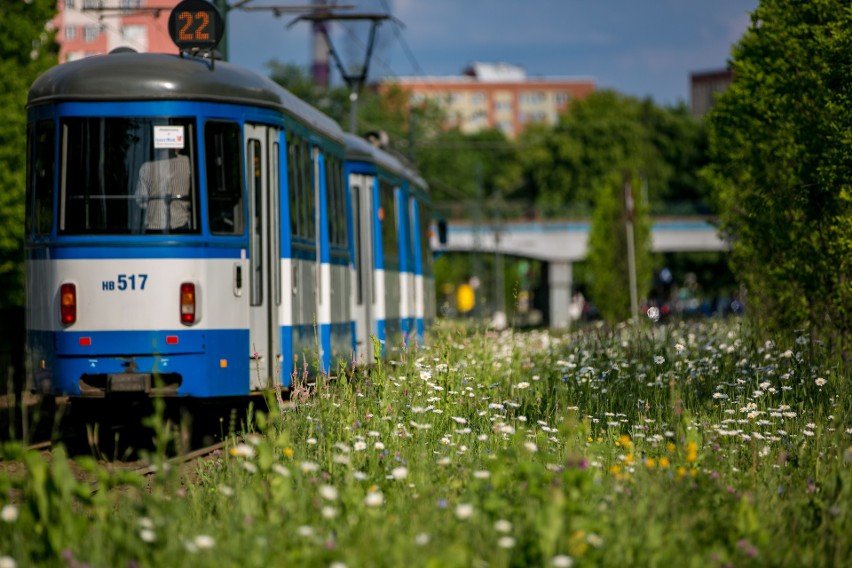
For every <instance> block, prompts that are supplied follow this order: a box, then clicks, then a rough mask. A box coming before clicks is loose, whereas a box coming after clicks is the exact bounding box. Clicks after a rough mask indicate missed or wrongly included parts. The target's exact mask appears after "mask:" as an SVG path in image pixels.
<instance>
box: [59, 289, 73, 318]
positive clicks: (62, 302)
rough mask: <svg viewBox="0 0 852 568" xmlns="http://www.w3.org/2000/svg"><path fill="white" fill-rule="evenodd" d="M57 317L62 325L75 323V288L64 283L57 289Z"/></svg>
mask: <svg viewBox="0 0 852 568" xmlns="http://www.w3.org/2000/svg"><path fill="white" fill-rule="evenodd" d="M59 317H60V319H61V320H62V325H71V324H73V323H74V322H76V321H77V286H76V285H74V284H70V283H65V284H63V285H62V286H61V287H60V288H59Z"/></svg>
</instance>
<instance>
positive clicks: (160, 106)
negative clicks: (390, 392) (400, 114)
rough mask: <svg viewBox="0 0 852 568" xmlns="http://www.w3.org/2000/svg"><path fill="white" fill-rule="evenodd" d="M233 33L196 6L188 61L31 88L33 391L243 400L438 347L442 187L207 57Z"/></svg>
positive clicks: (55, 74)
mask: <svg viewBox="0 0 852 568" xmlns="http://www.w3.org/2000/svg"><path fill="white" fill-rule="evenodd" d="M207 26H209V28H208V27H207ZM204 30H208V31H209V32H210V33H207V32H204ZM221 30H222V23H221V18H220V17H219V14H218V12H216V10H215V8H214V7H213V6H212V5H211V4H209V3H207V2H203V0H184V2H181V3H180V4H179V5H178V6H177V7H176V8H175V9H174V11H173V12H172V15H171V18H170V31H172V37H173V39H175V43H176V44H177V46H178V51H179V53H177V54H155V53H136V52H134V51H132V50H129V49H118V50H115V51H114V52H112V53H110V54H107V55H102V56H93V57H88V58H85V59H81V60H77V61H73V62H68V63H63V64H60V65H58V66H56V67H54V68H52V69H50V70H48V71H47V72H46V73H44V74H43V75H42V76H41V77H39V78H38V79H37V80H36V81H35V83H34V84H33V85H32V87H31V89H30V91H29V96H28V101H27V116H28V125H27V129H28V144H27V191H26V199H27V202H26V228H25V230H26V234H25V253H26V260H25V263H26V266H25V270H26V296H27V298H26V302H27V316H26V317H27V358H28V382H29V385H30V387H31V389H32V390H33V391H35V392H41V393H45V394H52V395H69V396H72V397H89V398H97V397H117V396H130V395H140V396H148V397H150V396H174V397H196V398H209V397H226V396H243V395H248V394H251V393H253V392H260V391H262V390H264V389H268V388H274V387H277V386H281V387H285V388H286V387H289V386H290V385H291V384H292V382H293V381H294V380H300V379H301V378H303V377H306V376H310V375H314V374H317V373H330V374H334V373H335V372H337V371H338V370H340V369H342V368H344V367H346V366H348V365H351V364H353V363H358V362H359V360H361V361H363V362H364V363H369V362H371V361H372V355H373V350H372V349H371V348H370V347H369V345H370V343H371V340H370V337H371V336H373V337H376V338H377V339H378V341H379V342H380V343H381V344H383V345H385V346H386V349H385V350H384V351H383V353H384V354H389V353H391V352H392V351H393V350H394V349H397V348H401V347H402V346H403V345H404V344H405V343H406V342H407V343H410V342H411V341H417V342H422V340H423V333H424V330H425V328H426V326H428V325H429V322H430V321H431V318H433V317H434V299H433V296H434V280H433V278H432V276H431V252H430V251H429V246H428V230H429V216H428V215H429V214H428V207H429V202H428V188H427V187H426V184H425V183H424V182H423V180H422V179H421V178H420V177H419V176H418V175H417V174H416V172H415V171H414V170H412V169H411V168H409V167H407V166H406V165H404V164H403V163H402V162H401V161H400V160H399V159H397V158H395V157H393V156H391V155H390V154H389V153H387V152H385V151H384V150H382V149H380V148H377V147H375V146H373V145H371V144H370V143H368V142H367V141H365V140H363V139H360V138H357V137H355V136H353V135H349V134H345V133H344V132H343V131H342V129H341V128H340V126H339V125H338V124H337V123H336V122H335V121H334V120H332V119H331V118H329V117H328V116H326V115H324V114H323V113H321V112H320V111H318V110H316V109H315V108H313V107H311V106H310V105H308V104H307V103H305V102H304V101H302V100H300V99H298V98H297V97H295V96H294V95H293V94H291V93H290V92H288V91H287V90H285V89H284V88H282V87H281V86H279V85H277V84H276V83H274V82H273V81H271V80H269V79H268V78H266V77H264V76H262V75H259V74H257V73H254V72H252V71H250V70H247V69H245V68H242V67H239V66H237V65H233V64H229V63H227V62H224V61H218V60H215V59H214V58H212V57H210V56H207V57H205V56H203V54H204V53H205V52H206V53H208V54H209V53H210V52H212V47H211V46H215V42H216V41H218V37H217V36H218V35H221ZM202 32H204V33H202ZM205 33H207V36H212V38H211V37H204V35H205ZM181 34H184V35H185V36H187V37H188V39H187V37H183V36H182V35H181ZM202 48H204V49H202Z"/></svg>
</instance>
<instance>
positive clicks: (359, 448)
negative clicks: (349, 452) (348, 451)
mask: <svg viewBox="0 0 852 568" xmlns="http://www.w3.org/2000/svg"><path fill="white" fill-rule="evenodd" d="M366 449H367V442H364V441H363V440H358V441H357V442H355V451H356V452H363V451H364V450H366Z"/></svg>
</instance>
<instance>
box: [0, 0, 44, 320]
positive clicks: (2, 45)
mask: <svg viewBox="0 0 852 568" xmlns="http://www.w3.org/2000/svg"><path fill="white" fill-rule="evenodd" d="M55 15H56V0H27V1H12V2H9V1H6V2H3V3H2V4H0V114H2V116H3V120H2V121H0V290H2V291H3V293H2V294H0V306H10V305H22V304H23V300H24V287H23V282H24V275H23V259H24V253H23V250H24V248H23V235H24V212H25V206H24V195H25V178H26V133H27V128H26V124H27V115H26V109H25V106H26V102H27V92H28V91H29V87H30V85H31V84H32V82H33V81H34V80H35V79H36V77H38V75H39V74H40V73H42V72H43V71H45V70H46V69H48V68H49V67H51V66H52V65H54V64H55V63H56V61H57V58H56V55H57V53H58V46H57V44H56V43H55V41H54V31H53V29H52V25H51V24H50V23H49V22H50V20H51V19H52V18H53V17H54V16H55Z"/></svg>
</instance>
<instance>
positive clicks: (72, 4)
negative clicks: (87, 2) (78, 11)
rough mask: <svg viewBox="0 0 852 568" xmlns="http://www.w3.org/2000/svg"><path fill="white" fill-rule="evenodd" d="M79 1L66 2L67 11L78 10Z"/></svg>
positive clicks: (67, 0) (68, 0)
mask: <svg viewBox="0 0 852 568" xmlns="http://www.w3.org/2000/svg"><path fill="white" fill-rule="evenodd" d="M76 4H77V0H65V9H66V10H73V9H75V8H76Z"/></svg>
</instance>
